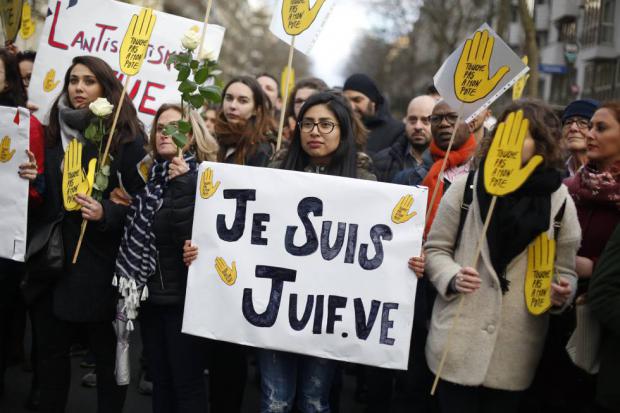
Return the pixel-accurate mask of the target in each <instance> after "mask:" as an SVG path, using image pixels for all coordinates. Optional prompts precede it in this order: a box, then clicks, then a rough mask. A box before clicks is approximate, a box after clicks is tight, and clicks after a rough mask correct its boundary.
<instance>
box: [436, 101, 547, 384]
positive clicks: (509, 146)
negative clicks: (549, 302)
mask: <svg viewBox="0 0 620 413" xmlns="http://www.w3.org/2000/svg"><path fill="white" fill-rule="evenodd" d="M529 124H530V122H529V121H528V120H527V119H525V118H524V117H523V111H522V110H519V111H517V112H511V113H510V114H509V115H508V117H507V118H506V120H505V121H503V122H502V123H500V124H499V126H498V127H497V131H496V132H495V135H494V136H493V141H492V142H491V147H490V148H489V151H488V152H487V155H486V159H485V161H484V166H483V168H484V187H485V190H486V192H487V193H489V194H490V195H492V196H493V197H492V198H491V203H490V205H489V211H488V212H487V215H486V218H485V219H484V225H483V227H482V233H481V234H480V238H479V239H478V241H477V244H476V245H477V247H476V253H475V255H474V259H473V263H472V264H471V265H469V267H472V268H476V267H477V266H478V260H479V259H480V253H481V251H482V245H483V243H484V242H485V239H486V233H487V229H488V228H489V224H490V223H491V217H492V216H493V211H494V210H495V205H496V204H497V198H498V197H500V196H505V195H508V194H511V193H513V192H515V191H516V190H517V189H519V188H520V187H521V186H522V185H523V184H524V183H525V181H527V179H528V178H529V177H530V175H531V174H532V173H533V172H534V170H535V169H536V168H537V167H538V165H540V164H541V163H542V162H543V157H542V156H540V155H534V156H532V157H531V158H530V159H529V161H528V162H527V164H526V165H525V166H522V152H523V142H524V141H525V138H526V136H527V134H528V130H529ZM542 248H543V246H542V245H541V244H540V243H539V249H540V250H541V251H542ZM545 248H547V245H545ZM553 250H554V251H555V245H554V246H553ZM528 253H529V252H528ZM554 259H555V255H554ZM530 265H531V266H532V268H531V271H532V272H534V271H537V270H539V271H545V270H546V269H548V261H547V260H546V259H545V260H539V261H538V262H537V263H534V262H532V263H530V262H528V271H530V269H529V266H530ZM549 292H550V289H549ZM526 294H527V293H526ZM465 297H466V295H465V294H460V298H459V305H458V307H457V311H456V315H455V317H454V320H453V322H452V326H451V328H450V332H449V334H448V339H447V342H446V347H445V348H444V351H443V354H442V356H441V360H440V362H439V367H438V369H437V373H436V374H435V380H434V382H433V387H432V389H431V394H432V395H434V394H435V390H436V389H437V384H438V383H439V378H440V377H441V372H442V370H443V366H444V363H445V361H446V357H447V355H448V353H449V351H450V347H451V344H452V337H453V333H454V330H455V326H456V325H457V324H458V322H459V319H460V317H461V312H462V309H463V302H464V301H465Z"/></svg>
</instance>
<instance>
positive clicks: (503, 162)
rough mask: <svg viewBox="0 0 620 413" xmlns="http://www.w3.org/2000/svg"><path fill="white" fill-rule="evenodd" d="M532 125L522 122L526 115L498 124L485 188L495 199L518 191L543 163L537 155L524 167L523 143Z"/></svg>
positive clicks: (485, 172) (520, 111)
mask: <svg viewBox="0 0 620 413" xmlns="http://www.w3.org/2000/svg"><path fill="white" fill-rule="evenodd" d="M529 124H530V122H529V121H528V120H527V119H523V111H522V110H519V111H517V112H516V113H515V112H511V113H510V114H509V115H508V117H507V118H506V120H505V121H504V122H502V123H500V124H499V126H498V127H497V131H496V132H495V136H494V137H493V142H491V147H490V148H489V152H488V153H487V158H486V161H485V162H484V187H485V188H486V190H487V192H488V193H489V194H491V195H495V196H504V195H507V194H509V193H512V192H514V191H516V190H517V189H519V188H520V187H521V185H523V183H524V182H525V181H526V180H527V178H528V177H529V176H530V175H531V173H532V172H534V169H536V167H537V166H538V165H540V163H541V162H542V161H543V157H542V156H540V155H534V156H532V158H531V159H530V160H529V161H528V163H527V165H525V167H522V166H521V152H522V151H523V141H524V140H525V137H526V135H527V133H528V128H529Z"/></svg>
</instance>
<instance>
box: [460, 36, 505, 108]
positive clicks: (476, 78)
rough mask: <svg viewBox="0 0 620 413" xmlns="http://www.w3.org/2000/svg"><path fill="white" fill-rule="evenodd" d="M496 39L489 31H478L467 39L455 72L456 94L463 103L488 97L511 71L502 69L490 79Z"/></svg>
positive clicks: (503, 67)
mask: <svg viewBox="0 0 620 413" xmlns="http://www.w3.org/2000/svg"><path fill="white" fill-rule="evenodd" d="M494 43H495V38H494V37H493V36H492V35H489V32H488V31H487V30H483V31H482V32H480V31H477V32H476V33H475V34H474V37H473V39H467V40H466V41H465V45H464V46H463V51H462V52H461V56H460V58H459V62H458V64H457V66H456V71H455V72H454V93H455V95H456V97H457V99H459V100H460V101H461V102H464V103H472V102H476V101H478V100H480V99H484V98H485V97H487V96H488V95H489V94H490V93H491V92H492V91H493V89H495V86H497V84H498V83H499V82H500V81H501V80H502V78H503V77H504V76H506V74H507V73H508V72H509V71H510V67H509V66H502V67H500V68H499V69H498V70H497V72H496V73H495V74H494V75H493V77H490V73H489V70H490V64H491V56H492V55H493V45H494Z"/></svg>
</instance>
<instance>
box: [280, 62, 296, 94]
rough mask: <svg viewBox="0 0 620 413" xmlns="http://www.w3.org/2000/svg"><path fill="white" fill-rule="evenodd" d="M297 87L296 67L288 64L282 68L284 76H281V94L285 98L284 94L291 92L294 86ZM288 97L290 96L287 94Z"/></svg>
mask: <svg viewBox="0 0 620 413" xmlns="http://www.w3.org/2000/svg"><path fill="white" fill-rule="evenodd" d="M287 77H288V89H287V88H286V86H287V83H286V79H287ZM294 87H295V69H293V68H292V67H290V68H289V67H288V66H286V67H285V68H284V70H282V76H281V77H280V96H282V99H284V96H286V95H288V94H289V93H291V91H292V90H293V88H294ZM286 97H287V99H288V96H286Z"/></svg>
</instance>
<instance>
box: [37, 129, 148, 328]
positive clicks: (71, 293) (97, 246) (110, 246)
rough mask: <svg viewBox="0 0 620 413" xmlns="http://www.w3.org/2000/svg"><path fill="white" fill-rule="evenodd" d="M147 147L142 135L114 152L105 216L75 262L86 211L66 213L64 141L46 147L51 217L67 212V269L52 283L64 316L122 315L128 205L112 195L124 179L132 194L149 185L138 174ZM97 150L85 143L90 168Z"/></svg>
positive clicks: (107, 317)
mask: <svg viewBox="0 0 620 413" xmlns="http://www.w3.org/2000/svg"><path fill="white" fill-rule="evenodd" d="M144 145H145V139H144V137H143V136H139V137H136V139H135V140H133V141H131V142H127V143H124V144H122V145H120V146H119V148H118V149H117V150H116V151H115V153H113V155H112V156H113V160H112V163H111V165H110V181H109V184H108V187H107V189H106V191H105V192H104V193H103V201H102V202H101V203H102V205H103V210H104V218H103V219H102V220H101V221H100V222H88V224H87V227H86V232H85V235H84V240H83V242H82V247H81V250H80V253H79V256H78V259H77V262H76V263H75V264H72V263H71V260H72V259H73V254H74V252H75V248H76V245H77V241H78V238H79V236H80V228H81V224H82V215H81V213H80V212H79V211H76V212H67V211H64V207H63V204H62V170H61V164H62V160H63V156H64V152H63V148H62V144H61V143H60V141H59V142H58V144H57V145H56V146H54V147H52V148H49V149H48V150H47V151H46V166H47V167H46V171H45V174H46V177H45V180H46V188H47V192H46V196H45V201H44V202H45V205H46V208H45V210H46V218H48V219H53V218H54V217H57V216H58V214H62V213H63V211H64V218H63V222H62V232H63V242H64V246H65V272H64V274H63V275H62V277H61V278H60V279H59V280H58V281H55V282H54V284H53V285H52V286H51V287H53V294H54V313H55V314H56V316H57V317H58V318H60V319H61V320H66V321H72V322H98V321H107V320H112V319H113V318H114V316H115V314H116V299H117V295H116V288H115V287H114V286H112V277H113V274H114V265H115V262H116V254H117V252H118V247H119V244H120V240H121V235H122V229H123V225H124V223H125V215H126V213H127V210H128V208H127V207H124V206H121V205H117V204H114V203H113V202H111V201H110V200H109V197H110V192H111V191H112V190H113V189H114V188H116V187H120V186H121V182H120V181H122V186H123V187H124V188H125V190H126V191H127V192H128V193H129V194H130V195H131V196H133V195H135V194H136V193H137V192H138V191H139V190H141V189H142V187H144V180H143V179H142V177H141V176H140V174H139V172H138V164H139V163H140V161H141V160H142V159H143V158H144V157H145V155H146V151H145V150H144ZM97 149H98V148H96V147H95V146H94V145H93V144H92V143H86V144H84V150H83V154H82V165H83V168H84V170H85V171H86V170H87V169H88V161H89V160H90V159H92V158H93V157H95V156H97ZM119 176H120V181H119ZM26 288H30V287H28V286H27V287H26ZM32 288H36V286H33V287H32Z"/></svg>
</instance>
